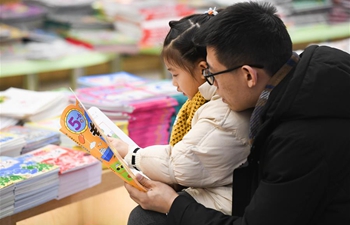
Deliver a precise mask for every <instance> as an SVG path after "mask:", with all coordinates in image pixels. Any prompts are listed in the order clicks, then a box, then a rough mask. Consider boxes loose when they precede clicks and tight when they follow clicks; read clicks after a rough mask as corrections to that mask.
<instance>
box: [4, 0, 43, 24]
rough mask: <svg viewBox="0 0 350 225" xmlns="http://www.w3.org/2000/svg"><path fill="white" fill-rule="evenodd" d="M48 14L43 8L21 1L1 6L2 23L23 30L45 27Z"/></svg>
mask: <svg viewBox="0 0 350 225" xmlns="http://www.w3.org/2000/svg"><path fill="white" fill-rule="evenodd" d="M46 14H47V11H46V10H45V9H44V8H43V7H40V6H36V5H31V4H27V3H23V2H21V1H19V2H8V3H5V4H1V5H0V21H1V22H2V23H5V24H7V25H10V26H14V27H17V28H20V29H22V30H31V29H36V28H40V27H43V24H44V18H45V15H46Z"/></svg>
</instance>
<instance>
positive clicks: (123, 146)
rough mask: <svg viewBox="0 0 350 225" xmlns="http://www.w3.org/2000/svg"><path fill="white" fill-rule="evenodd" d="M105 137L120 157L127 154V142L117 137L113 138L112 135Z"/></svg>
mask: <svg viewBox="0 0 350 225" xmlns="http://www.w3.org/2000/svg"><path fill="white" fill-rule="evenodd" d="M107 138H108V141H109V143H110V144H111V145H113V146H114V148H115V149H116V150H117V151H118V153H119V155H120V156H121V157H123V158H124V157H125V156H126V154H128V151H129V145H128V144H127V143H125V142H124V141H122V140H120V139H117V138H113V137H107Z"/></svg>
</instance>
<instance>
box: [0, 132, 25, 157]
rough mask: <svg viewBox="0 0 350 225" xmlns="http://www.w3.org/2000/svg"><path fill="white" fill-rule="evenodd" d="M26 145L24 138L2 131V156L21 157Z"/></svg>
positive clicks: (0, 147) (0, 146)
mask: <svg viewBox="0 0 350 225" xmlns="http://www.w3.org/2000/svg"><path fill="white" fill-rule="evenodd" d="M25 144H26V141H25V140H24V138H23V137H22V136H19V135H17V134H12V133H8V132H4V131H0V155H3V156H13V157H14V156H19V155H20V154H21V151H22V149H23V147H24V146H25Z"/></svg>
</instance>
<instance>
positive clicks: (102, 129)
mask: <svg viewBox="0 0 350 225" xmlns="http://www.w3.org/2000/svg"><path fill="white" fill-rule="evenodd" d="M60 123H61V128H60V131H61V132H62V133H64V134H65V135H67V136H68V137H70V138H71V139H72V140H73V141H75V142H76V143H77V144H78V145H80V146H81V147H82V148H83V149H85V150H86V151H87V152H88V153H89V154H91V155H92V156H94V157H95V158H97V159H98V160H100V161H101V162H102V164H103V165H104V166H105V167H107V168H109V169H110V170H112V171H113V172H114V173H115V174H116V175H118V176H119V177H120V178H121V179H122V180H124V181H125V182H127V183H129V184H130V185H132V186H134V187H135V188H137V189H139V190H141V191H147V190H146V188H145V187H143V186H142V185H141V184H140V183H139V182H138V181H137V180H136V177H135V174H136V173H140V172H139V171H137V170H135V169H133V168H132V167H130V166H129V165H128V164H127V163H126V161H125V160H124V159H123V158H122V157H121V156H120V155H119V153H118V151H117V150H116V149H115V148H114V146H113V145H111V144H110V143H109V141H108V138H107V137H114V138H119V139H121V140H123V141H124V142H126V143H128V144H129V145H130V146H132V147H135V148H136V147H137V146H138V145H137V144H136V143H135V142H134V141H133V140H131V139H130V138H129V137H128V136H127V135H126V134H125V133H124V132H123V131H122V130H121V129H120V128H119V127H118V126H117V125H116V124H114V123H113V122H112V121H111V120H110V119H109V118H108V117H107V116H106V115H104V114H103V113H102V112H101V111H100V110H99V109H98V108H96V107H91V108H89V110H87V109H86V108H85V107H84V105H83V104H82V103H81V102H80V101H79V99H78V98H77V97H76V103H75V104H71V105H69V106H67V107H66V108H65V110H64V111H63V112H62V114H61V119H60ZM142 175H143V174H142Z"/></svg>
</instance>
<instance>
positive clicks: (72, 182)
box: [19, 145, 102, 199]
mask: <svg viewBox="0 0 350 225" xmlns="http://www.w3.org/2000/svg"><path fill="white" fill-rule="evenodd" d="M19 158H20V159H22V160H23V161H34V162H39V163H45V164H49V165H56V166H58V167H59V168H60V172H59V189H58V194H57V199H62V198H64V197H67V196H69V195H72V194H74V193H77V192H79V191H82V190H85V189H87V188H90V187H93V186H95V185H97V184H99V183H101V175H102V165H101V162H100V161H98V160H97V159H96V158H94V157H93V156H91V155H90V154H87V153H85V152H84V151H77V150H73V149H69V148H64V147H60V146H57V145H47V146H45V147H42V148H39V149H36V150H34V151H31V152H28V153H27V154H24V155H22V156H20V157H19Z"/></svg>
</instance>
